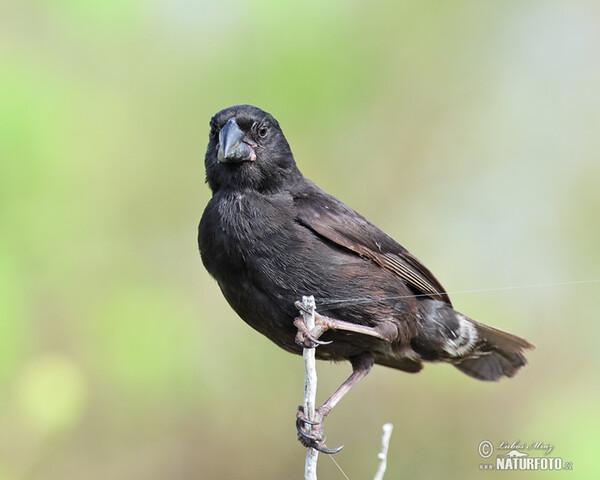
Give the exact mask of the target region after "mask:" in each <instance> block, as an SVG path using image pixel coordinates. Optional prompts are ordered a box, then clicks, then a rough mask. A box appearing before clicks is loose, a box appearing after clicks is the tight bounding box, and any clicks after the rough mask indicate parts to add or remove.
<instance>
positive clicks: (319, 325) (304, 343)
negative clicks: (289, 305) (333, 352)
mask: <svg viewBox="0 0 600 480" xmlns="http://www.w3.org/2000/svg"><path fill="white" fill-rule="evenodd" d="M298 308H299V309H300V310H302V308H301V307H298ZM294 326H295V327H296V328H297V329H298V332H297V333H296V343H297V344H298V345H300V346H301V347H303V348H315V347H318V346H319V345H329V344H330V343H331V341H325V340H319V337H320V336H321V335H323V333H325V332H326V331H327V330H328V329H329V325H328V324H327V317H323V316H321V315H319V314H318V313H317V314H315V327H314V328H312V329H310V330H309V329H308V328H307V327H306V324H305V323H304V320H303V319H302V317H298V318H296V319H295V320H294Z"/></svg>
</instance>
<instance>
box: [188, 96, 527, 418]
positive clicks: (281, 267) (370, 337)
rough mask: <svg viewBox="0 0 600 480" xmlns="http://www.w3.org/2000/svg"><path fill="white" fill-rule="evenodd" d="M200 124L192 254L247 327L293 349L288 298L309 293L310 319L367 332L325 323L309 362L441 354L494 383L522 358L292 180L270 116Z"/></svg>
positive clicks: (402, 362) (364, 366)
mask: <svg viewBox="0 0 600 480" xmlns="http://www.w3.org/2000/svg"><path fill="white" fill-rule="evenodd" d="M210 127H211V131H210V140H209V143H208V148H207V150H206V158H205V164H206V179H207V182H208V185H209V186H210V188H211V190H212V193H213V196H212V199H211V200H210V201H209V203H208V205H207V207H206V209H205V211H204V214H203V216H202V220H201V222H200V228H199V235H198V242H199V246H200V253H201V256H202V261H203V263H204V265H205V267H206V269H207V270H208V272H209V273H210V274H211V275H212V276H213V277H214V278H215V279H216V280H217V282H218V284H219V286H220V288H221V291H222V292H223V295H224V296H225V298H226V299H227V301H228V302H229V304H230V305H231V307H232V308H233V309H234V310H235V311H236V312H237V313H238V315H239V316H240V317H241V318H242V319H243V320H244V321H245V322H246V323H248V324H249V325H250V326H251V327H253V328H254V329H256V330H258V331H259V332H260V333H262V334H263V335H265V336H267V337H268V338H270V339H271V340H272V341H273V342H275V343H276V344H277V345H279V346H280V347H282V348H284V349H285V350H287V351H289V352H292V353H296V354H300V353H301V352H302V346H301V345H299V344H298V343H297V342H296V335H297V328H296V327H295V326H294V323H293V321H294V318H295V317H297V316H298V313H297V310H296V308H295V306H294V303H295V302H296V301H297V300H299V299H301V298H302V296H303V295H314V296H315V299H316V302H317V311H318V312H319V313H320V314H321V315H324V316H326V317H330V318H331V319H334V320H339V321H341V322H347V323H348V324H353V325H359V326H362V327H366V329H365V331H368V333H366V334H365V333H357V332H355V331H348V329H346V328H338V327H339V325H335V326H333V327H332V328H331V329H329V330H327V331H325V333H323V335H322V337H321V340H324V341H325V340H327V341H332V343H330V344H327V345H321V346H319V347H318V348H317V350H316V355H317V358H321V359H329V360H350V361H351V362H352V365H353V367H354V370H355V371H357V370H358V371H361V372H363V375H361V376H364V374H366V372H368V370H369V368H370V367H371V365H372V364H373V363H377V364H380V365H386V366H388V367H393V368H397V369H400V370H404V371H407V372H418V371H419V370H420V369H421V368H422V361H443V362H448V363H450V364H452V365H454V366H455V367H456V368H458V369H459V370H461V371H462V372H464V373H466V374H467V375H470V376H472V377H474V378H477V379H480V380H497V379H499V378H500V377H502V376H508V377H511V376H513V375H514V374H515V373H516V372H517V370H518V369H519V368H520V367H522V366H523V365H525V363H526V360H525V357H524V356H523V353H522V351H523V350H524V349H527V348H531V345H530V344H529V343H528V342H527V341H526V340H524V339H522V338H519V337H517V336H514V335H511V334H509V333H505V332H502V331H500V330H497V329H495V328H492V327H488V326H486V325H483V324H481V323H478V322H476V321H474V320H472V319H470V318H468V317H466V316H464V315H462V314H460V313H458V312H456V311H455V310H454V309H453V308H452V304H451V302H450V299H449V298H448V295H447V294H446V293H444V292H445V290H444V288H443V287H442V286H441V284H440V283H439V282H438V281H437V280H436V279H435V277H434V276H433V275H432V274H431V272H430V271H429V270H428V269H427V268H426V267H425V266H423V265H422V264H421V263H420V262H419V260H417V259H416V258H415V257H414V256H413V255H411V254H410V253H409V252H408V251H407V250H406V249H405V248H403V247H402V246H401V245H399V244H398V243H397V242H396V241H395V240H393V239H392V238H391V237H389V236H388V235H386V234H385V233H384V232H383V231H382V230H380V229H379V228H378V227H376V226H375V225H373V224H372V223H370V222H369V221H368V220H366V219H365V218H364V217H362V216H361V215H359V214H358V213H356V212H355V211H354V210H352V209H351V208H350V207H348V206H346V205H345V204H344V203H342V202H340V201H339V200H338V199H336V198H335V197H333V196H331V195H329V194H328V193H326V192H324V191H323V190H321V189H320V188H319V187H317V186H316V185H315V184H313V183H312V182H311V181H309V180H307V179H306V178H304V176H303V175H302V174H301V173H300V171H299V170H298V168H297V167H296V163H295V161H294V158H293V156H292V152H291V150H290V147H289V145H288V143H287V141H286V139H285V137H284V135H283V133H282V131H281V129H280V127H279V124H278V123H277V121H276V120H275V119H274V118H273V117H272V116H271V115H269V114H268V113H266V112H264V111H262V110H260V109H258V108H256V107H252V106H250V105H238V106H234V107H231V108H227V109H225V110H222V111H220V112H218V113H217V114H216V115H215V116H214V117H213V118H212V120H211V122H210ZM340 325H341V324H340ZM356 380H357V379H354V381H356ZM354 381H353V382H352V383H354ZM350 386H351V385H350ZM348 389H349V387H348ZM343 393H345V391H344V392H342V395H343ZM338 400H339V399H338ZM336 402H337V400H336V401H335V402H331V403H333V405H334V404H335V403H336ZM326 403H327V402H326ZM333 405H327V407H328V408H325V409H324V410H325V411H323V412H321V413H323V416H324V415H326V414H327V413H328V411H329V409H330V407H332V406H333Z"/></svg>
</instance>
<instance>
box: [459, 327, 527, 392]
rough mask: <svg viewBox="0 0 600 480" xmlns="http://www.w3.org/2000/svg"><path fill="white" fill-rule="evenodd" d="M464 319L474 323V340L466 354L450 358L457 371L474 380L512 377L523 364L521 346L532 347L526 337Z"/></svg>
mask: <svg viewBox="0 0 600 480" xmlns="http://www.w3.org/2000/svg"><path fill="white" fill-rule="evenodd" d="M467 321H469V322H470V323H472V324H473V325H474V326H475V329H476V331H477V342H476V343H475V346H474V349H473V350H472V351H471V352H469V354H467V355H465V356H464V357H461V358H457V359H455V360H454V361H453V362H452V363H453V365H454V366H455V367H456V368H458V369H459V370H460V371H461V372H463V373H466V374H467V375H469V376H470V377H473V378H476V379H478V380H487V381H493V380H498V379H500V378H501V377H512V376H513V375H515V374H516V373H517V371H518V370H519V369H520V368H521V367H523V366H524V365H526V364H527V359H526V358H525V355H524V354H523V350H526V349H530V348H534V346H533V345H532V344H530V343H529V342H528V341H527V340H525V339H524V338H521V337H518V336H517V335H513V334H511V333H507V332H504V331H502V330H500V329H498V328H494V327H490V326H488V325H484V324H483V323H479V322H476V321H475V320H473V319H471V318H468V319H467Z"/></svg>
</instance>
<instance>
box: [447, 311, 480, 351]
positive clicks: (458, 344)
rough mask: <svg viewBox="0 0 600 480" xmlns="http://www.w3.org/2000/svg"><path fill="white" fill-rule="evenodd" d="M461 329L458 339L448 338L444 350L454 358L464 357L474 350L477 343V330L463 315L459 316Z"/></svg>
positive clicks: (459, 328)
mask: <svg viewBox="0 0 600 480" xmlns="http://www.w3.org/2000/svg"><path fill="white" fill-rule="evenodd" d="M457 316H458V318H459V327H458V335H457V336H456V338H448V339H447V340H446V343H445V344H444V346H443V348H444V350H445V351H446V352H447V353H448V354H450V355H452V356H453V357H462V356H463V355H465V354H466V353H468V352H469V350H471V349H472V348H473V345H475V343H476V342H477V328H476V327H475V325H473V324H472V323H471V322H469V320H467V319H466V317H464V316H463V315H460V314H458V315H457Z"/></svg>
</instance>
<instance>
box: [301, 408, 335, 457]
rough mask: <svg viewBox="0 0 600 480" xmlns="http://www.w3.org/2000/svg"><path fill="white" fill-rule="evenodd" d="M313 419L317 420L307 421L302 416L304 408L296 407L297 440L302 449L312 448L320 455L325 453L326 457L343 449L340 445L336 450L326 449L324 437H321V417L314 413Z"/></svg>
mask: <svg viewBox="0 0 600 480" xmlns="http://www.w3.org/2000/svg"><path fill="white" fill-rule="evenodd" d="M315 418H316V419H319V420H317V421H313V420H309V419H308V418H306V416H305V415H304V408H303V407H302V406H299V407H298V412H297V413H296V430H297V431H298V440H299V441H300V443H301V444H302V445H303V446H304V447H306V448H314V449H315V450H317V451H319V452H321V453H326V454H328V455H333V454H334V453H338V452H339V451H340V450H341V449H342V448H344V446H343V445H341V446H339V447H338V448H333V449H332V448H327V445H325V437H324V436H323V417H322V415H321V414H320V413H319V412H318V411H316V412H315ZM307 426H308V428H307ZM305 428H306V430H305ZM307 430H308V431H307Z"/></svg>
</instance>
